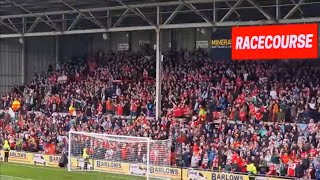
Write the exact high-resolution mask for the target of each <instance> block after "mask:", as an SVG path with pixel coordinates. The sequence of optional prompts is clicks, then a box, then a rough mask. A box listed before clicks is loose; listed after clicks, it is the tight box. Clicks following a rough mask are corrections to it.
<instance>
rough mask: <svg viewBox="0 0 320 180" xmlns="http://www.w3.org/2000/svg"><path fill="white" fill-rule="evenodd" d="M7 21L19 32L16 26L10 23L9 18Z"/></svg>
mask: <svg viewBox="0 0 320 180" xmlns="http://www.w3.org/2000/svg"><path fill="white" fill-rule="evenodd" d="M8 22H9V23H10V25H11V26H12V27H13V28H14V29H15V30H16V32H19V30H18V28H17V27H16V26H15V25H14V24H13V23H12V21H11V19H8Z"/></svg>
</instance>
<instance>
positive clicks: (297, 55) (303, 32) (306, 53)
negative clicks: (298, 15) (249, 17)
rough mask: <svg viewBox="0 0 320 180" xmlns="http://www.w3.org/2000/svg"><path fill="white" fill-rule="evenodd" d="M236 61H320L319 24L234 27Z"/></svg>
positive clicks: (233, 54)
mask: <svg viewBox="0 0 320 180" xmlns="http://www.w3.org/2000/svg"><path fill="white" fill-rule="evenodd" d="M231 44H232V59H233V60H241V59H252V60H258V59H266V60H268V59H271V60H272V59H307V58H318V24H291V25H271V26H250V27H232V42H231Z"/></svg>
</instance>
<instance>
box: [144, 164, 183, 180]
mask: <svg viewBox="0 0 320 180" xmlns="http://www.w3.org/2000/svg"><path fill="white" fill-rule="evenodd" d="M149 169H150V176H153V177H165V178H172V179H180V178H181V169H180V168H172V167H161V166H151V167H150V168H149Z"/></svg>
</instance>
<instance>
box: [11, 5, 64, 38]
mask: <svg viewBox="0 0 320 180" xmlns="http://www.w3.org/2000/svg"><path fill="white" fill-rule="evenodd" d="M7 2H9V3H12V4H13V5H14V6H16V7H18V8H20V9H22V10H24V11H25V12H27V13H29V14H30V15H32V16H34V17H36V18H39V19H40V20H41V21H43V22H44V23H46V24H47V25H48V26H50V27H51V28H53V29H54V30H56V31H60V32H62V31H61V30H60V29H59V28H58V27H57V26H56V25H55V24H51V23H48V22H47V21H46V20H44V19H42V18H41V16H39V15H36V14H34V13H33V12H31V11H29V10H28V9H26V8H24V7H23V6H21V5H19V4H17V3H16V2H14V1H12V0H7Z"/></svg>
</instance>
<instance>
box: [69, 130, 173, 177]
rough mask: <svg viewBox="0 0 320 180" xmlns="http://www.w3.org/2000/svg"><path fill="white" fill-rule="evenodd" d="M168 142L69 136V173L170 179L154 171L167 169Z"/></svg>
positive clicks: (134, 138) (82, 135) (98, 135)
mask: <svg viewBox="0 0 320 180" xmlns="http://www.w3.org/2000/svg"><path fill="white" fill-rule="evenodd" d="M170 152H171V140H159V141H154V140H151V139H150V138H147V137H134V136H121V135H109V134H98V133H87V132H77V131H70V132H69V142H68V170H69V171H100V172H108V173H117V174H124V175H136V176H145V177H146V179H150V178H152V179H154V178H157V179H159V178H160V179H170V177H169V176H168V175H166V174H161V173H157V172H155V171H154V169H161V168H162V167H170Z"/></svg>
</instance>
